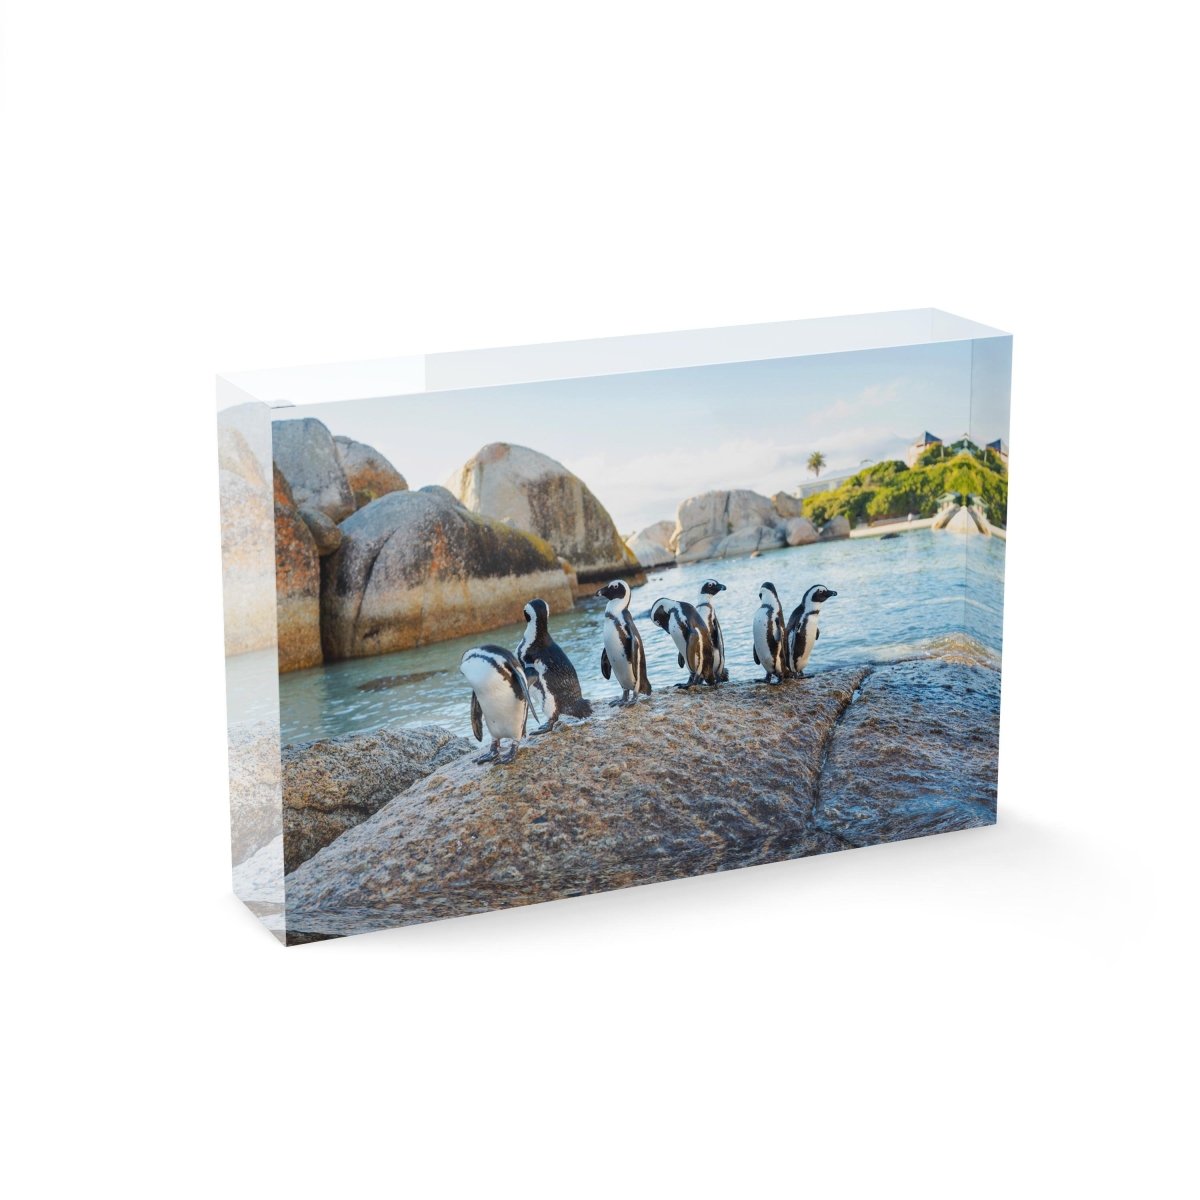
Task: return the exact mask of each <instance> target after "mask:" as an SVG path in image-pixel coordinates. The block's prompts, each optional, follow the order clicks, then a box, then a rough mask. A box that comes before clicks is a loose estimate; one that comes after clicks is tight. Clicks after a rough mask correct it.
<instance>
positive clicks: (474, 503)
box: [446, 442, 644, 584]
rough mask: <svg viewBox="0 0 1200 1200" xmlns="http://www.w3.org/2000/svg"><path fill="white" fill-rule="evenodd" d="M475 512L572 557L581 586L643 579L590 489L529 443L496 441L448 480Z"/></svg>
mask: <svg viewBox="0 0 1200 1200" xmlns="http://www.w3.org/2000/svg"><path fill="white" fill-rule="evenodd" d="M446 487H447V488H448V489H449V490H450V491H451V492H452V493H453V494H454V495H455V496H457V497H458V499H459V500H461V501H462V503H463V504H465V505H466V507H467V508H469V509H470V510H471V511H472V512H476V513H480V514H482V515H483V516H487V517H492V518H494V519H495V520H498V521H504V520H507V521H510V522H512V524H513V526H514V527H515V528H517V529H521V530H524V531H525V532H526V533H532V534H535V535H536V536H537V537H539V538H543V539H544V540H545V541H547V542H549V543H550V545H551V546H553V547H554V549H555V551H556V552H557V553H558V554H560V555H562V556H563V558H566V559H568V560H570V562H571V563H572V564H573V565H574V568H575V572H576V574H577V575H578V576H579V581H580V583H581V584H588V583H595V582H597V581H599V582H604V581H607V580H609V579H613V578H616V577H618V576H621V577H624V578H630V577H634V578H637V579H638V581H639V582H640V581H641V579H644V575H643V574H642V572H641V567H640V564H639V563H638V561H637V559H636V558H635V557H634V555H633V553H632V552H631V551H630V550H629V548H628V547H627V546H626V545H625V543H624V541H622V539H621V535H620V534H619V533H618V532H617V528H616V526H615V525H614V524H613V521H612V518H611V517H610V516H609V515H608V513H607V512H606V511H605V508H604V506H603V505H602V504H601V503H600V501H599V500H597V499H596V497H595V496H594V495H593V494H592V492H591V489H590V488H589V487H588V486H587V484H585V483H584V482H583V480H581V479H579V478H578V477H577V476H575V475H573V474H571V472H570V471H568V470H567V468H566V467H564V466H563V465H562V463H559V462H555V460H554V459H552V458H548V457H547V456H546V455H545V454H539V453H538V452H537V451H536V450H530V449H529V448H528V447H526V446H513V445H509V444H508V443H507V442H493V443H491V444H490V445H487V446H484V447H483V449H482V450H480V451H479V453H478V454H476V455H475V457H474V458H472V459H470V460H469V461H468V462H467V463H465V464H464V465H463V467H462V468H461V469H460V470H458V471H456V472H455V473H454V475H453V476H451V478H450V479H448V480H447V481H446Z"/></svg>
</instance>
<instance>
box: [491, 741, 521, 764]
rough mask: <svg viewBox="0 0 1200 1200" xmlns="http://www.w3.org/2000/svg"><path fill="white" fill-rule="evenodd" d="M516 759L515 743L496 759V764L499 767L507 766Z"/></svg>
mask: <svg viewBox="0 0 1200 1200" xmlns="http://www.w3.org/2000/svg"><path fill="white" fill-rule="evenodd" d="M516 757H517V743H516V742H513V744H512V745H511V746H509V748H508V749H507V750H506V751H505V752H504V753H503V754H501V755H500V757H499V758H497V759H496V762H497V763H498V764H499V765H501V766H507V765H508V764H509V763H510V762H512V761H513V759H515V758H516Z"/></svg>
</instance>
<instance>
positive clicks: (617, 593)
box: [596, 579, 633, 605]
mask: <svg viewBox="0 0 1200 1200" xmlns="http://www.w3.org/2000/svg"><path fill="white" fill-rule="evenodd" d="M596 595H597V596H603V597H604V599H605V600H622V601H624V602H625V604H626V605H628V604H629V597H630V596H632V595H633V593H632V592H631V591H630V590H629V584H627V583H626V582H625V580H623V579H614V580H613V581H612V583H608V584H605V585H604V587H602V588H601V589H600V590H599V591H598V592H597V593H596Z"/></svg>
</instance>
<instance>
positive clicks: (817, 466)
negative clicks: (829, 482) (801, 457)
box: [808, 450, 825, 479]
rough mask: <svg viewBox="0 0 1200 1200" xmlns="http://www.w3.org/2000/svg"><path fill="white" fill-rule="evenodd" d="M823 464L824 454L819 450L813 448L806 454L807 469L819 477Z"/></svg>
mask: <svg viewBox="0 0 1200 1200" xmlns="http://www.w3.org/2000/svg"><path fill="white" fill-rule="evenodd" d="M824 466H825V455H823V454H822V453H821V452H820V450H814V451H813V452H812V453H811V454H810V455H809V456H808V469H809V470H810V471H811V472H812V473H813V474H814V475H815V476H817V478H818V479H819V478H820V477H821V470H822V468H823V467H824Z"/></svg>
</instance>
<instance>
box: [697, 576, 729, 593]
mask: <svg viewBox="0 0 1200 1200" xmlns="http://www.w3.org/2000/svg"><path fill="white" fill-rule="evenodd" d="M724 590H725V585H724V584H723V583H718V582H717V581H716V580H715V579H706V580H705V581H704V582H703V583H702V584H701V585H700V595H702V596H715V595H716V594H717V593H718V592H723V591H724Z"/></svg>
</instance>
